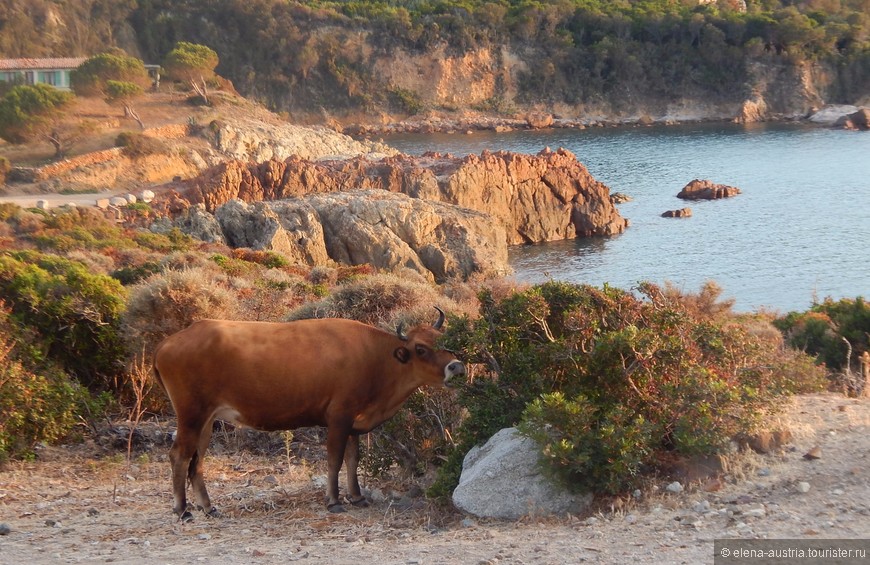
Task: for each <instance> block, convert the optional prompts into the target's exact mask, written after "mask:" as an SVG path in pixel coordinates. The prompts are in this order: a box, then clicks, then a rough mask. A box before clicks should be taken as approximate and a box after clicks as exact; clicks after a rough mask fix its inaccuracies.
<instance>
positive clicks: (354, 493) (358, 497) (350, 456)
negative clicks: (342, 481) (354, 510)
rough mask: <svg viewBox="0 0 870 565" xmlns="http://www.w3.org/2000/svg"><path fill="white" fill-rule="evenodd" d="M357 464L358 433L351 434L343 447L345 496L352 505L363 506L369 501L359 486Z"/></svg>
mask: <svg viewBox="0 0 870 565" xmlns="http://www.w3.org/2000/svg"><path fill="white" fill-rule="evenodd" d="M358 466H359V434H351V436H350V437H349V438H347V446H346V447H345V448H344V470H345V472H346V473H347V498H348V499H349V500H350V503H351V504H353V505H354V506H361V507H365V506H368V505H369V501H368V500H366V497H364V496H363V494H362V490H361V489H360V488H359V477H357V467H358Z"/></svg>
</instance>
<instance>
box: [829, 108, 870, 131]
mask: <svg viewBox="0 0 870 565" xmlns="http://www.w3.org/2000/svg"><path fill="white" fill-rule="evenodd" d="M834 125H836V126H838V127H841V128H843V129H853V130H860V131H867V130H868V129H870V109H868V108H861V109H860V110H858V111H857V112H853V113H851V114H849V115H847V116H844V117H843V118H841V119H839V120H837V123H836V124H834Z"/></svg>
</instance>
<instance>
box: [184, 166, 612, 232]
mask: <svg viewBox="0 0 870 565" xmlns="http://www.w3.org/2000/svg"><path fill="white" fill-rule="evenodd" d="M359 189H364V190H371V189H380V190H385V191H390V192H401V193H404V194H407V195H409V196H413V197H415V198H421V199H427V200H433V201H441V202H444V203H448V204H454V205H458V206H462V207H464V208H469V209H472V210H477V211H479V212H483V213H484V214H487V215H488V216H490V217H491V218H493V219H495V220H496V221H499V222H501V223H502V225H503V226H504V229H505V232H506V238H507V243H508V244H518V243H534V242H542V241H553V240H559V239H571V238H574V237H581V236H598V235H615V234H618V233H622V232H623V231H624V230H625V228H626V227H627V226H628V221H627V220H625V219H624V218H622V216H620V214H619V212H618V210H617V209H616V208H615V207H614V206H613V204H612V203H611V202H610V198H609V192H610V191H609V189H608V188H607V186H606V185H604V184H602V183H600V182H598V181H597V180H595V179H594V178H593V177H592V175H591V174H590V173H589V171H588V170H587V169H586V167H584V166H583V165H582V164H581V163H580V162H579V161H577V159H576V157H575V156H574V155H573V154H572V153H571V152H569V151H566V150H564V149H560V150H558V151H550V150H544V151H542V152H541V153H539V154H538V155H524V154H516V153H508V152H498V153H486V152H485V153H483V154H481V155H479V156H478V155H469V156H467V157H464V158H456V157H452V156H450V155H440V154H437V153H429V154H426V155H423V156H422V157H410V156H407V155H397V156H394V157H387V158H384V159H380V160H371V159H367V158H365V157H357V158H354V159H348V160H334V161H317V162H315V161H310V160H307V159H302V158H299V157H290V158H288V159H286V160H284V161H279V160H275V159H272V160H269V161H266V162H264V163H261V164H259V165H249V164H245V163H242V162H240V161H230V162H227V163H223V164H221V165H218V166H217V167H214V168H212V169H210V170H208V171H206V172H205V173H204V174H202V175H200V176H199V177H197V178H195V179H192V180H191V181H189V182H187V183H186V184H185V186H184V188H183V189H182V191H181V197H182V198H184V199H185V200H186V201H188V202H190V203H203V204H205V206H206V209H208V210H212V211H213V210H215V209H216V208H217V207H219V206H221V205H222V204H224V203H226V202H228V201H230V200H232V199H239V200H243V201H246V202H256V201H260V200H277V199H282V198H290V197H297V196H304V195H309V194H314V193H326V192H337V191H346V190H359ZM177 204H178V203H177V202H176V206H177Z"/></svg>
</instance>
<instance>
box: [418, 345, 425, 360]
mask: <svg viewBox="0 0 870 565" xmlns="http://www.w3.org/2000/svg"><path fill="white" fill-rule="evenodd" d="M416 351H417V355H419V356H420V357H422V356H424V355H426V348H425V347H423V346H422V345H418V346H417V347H416Z"/></svg>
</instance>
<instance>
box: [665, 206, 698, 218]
mask: <svg viewBox="0 0 870 565" xmlns="http://www.w3.org/2000/svg"><path fill="white" fill-rule="evenodd" d="M691 217H692V209H691V208H680V209H679V210H668V211H667V212H663V213H662V218H691Z"/></svg>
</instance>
